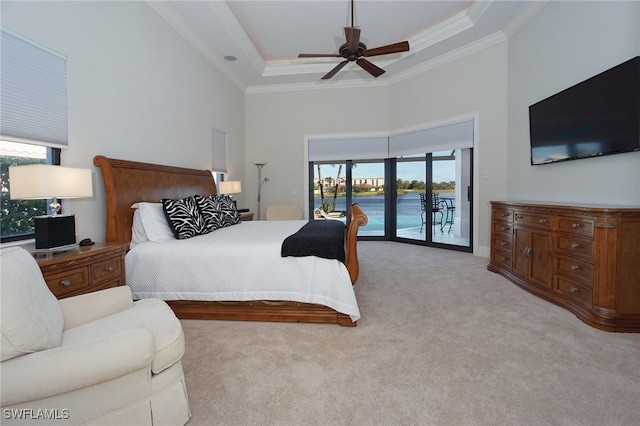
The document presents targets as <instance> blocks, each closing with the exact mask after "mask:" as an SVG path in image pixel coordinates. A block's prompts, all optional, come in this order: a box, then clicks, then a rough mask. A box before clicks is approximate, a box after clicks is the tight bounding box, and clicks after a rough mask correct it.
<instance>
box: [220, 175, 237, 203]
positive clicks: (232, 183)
mask: <svg viewBox="0 0 640 426" xmlns="http://www.w3.org/2000/svg"><path fill="white" fill-rule="evenodd" d="M241 192H242V182H240V181H239V180H225V181H222V182H220V193H221V194H228V195H229V197H231V198H232V199H233V196H232V195H231V194H240V193H241ZM233 205H234V206H235V205H236V200H233Z"/></svg>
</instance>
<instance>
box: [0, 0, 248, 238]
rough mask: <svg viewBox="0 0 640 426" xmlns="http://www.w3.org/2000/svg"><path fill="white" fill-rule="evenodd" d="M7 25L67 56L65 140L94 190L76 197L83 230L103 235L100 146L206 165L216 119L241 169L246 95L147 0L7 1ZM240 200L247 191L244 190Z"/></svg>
mask: <svg viewBox="0 0 640 426" xmlns="http://www.w3.org/2000/svg"><path fill="white" fill-rule="evenodd" d="M1 7H2V9H1V12H2V25H3V26H5V27H6V28H9V29H11V30H13V31H15V32H17V33H19V34H22V35H23V36H25V37H27V38H30V39H32V40H34V41H36V42H38V43H41V44H43V45H45V46H47V47H49V48H51V49H53V50H55V51H57V52H59V53H61V54H63V55H66V56H67V74H68V99H69V149H67V150H64V151H63V152H62V164H63V165H65V166H72V167H86V168H92V169H93V170H94V173H93V185H94V197H93V199H88V200H74V201H71V203H70V204H71V212H72V213H75V215H76V221H77V232H78V235H79V237H81V238H84V237H91V238H93V239H94V240H97V241H104V236H105V221H106V219H105V202H104V190H103V184H102V175H101V174H100V171H99V169H97V168H95V167H94V166H93V157H94V156H95V155H99V154H101V155H106V156H110V157H115V158H123V159H128V160H136V161H144V162H155V163H161V164H168V165H175V166H184V167H192V168H202V169H207V168H210V167H211V126H215V127H218V128H220V129H223V130H224V131H226V132H227V135H228V143H229V150H228V151H229V154H228V156H229V159H230V177H231V179H241V178H243V177H244V174H245V170H244V166H245V164H244V157H245V148H244V95H243V93H242V91H241V90H239V89H238V88H236V87H235V86H234V85H232V84H231V83H230V82H229V81H228V80H227V79H226V78H225V77H224V76H223V75H222V74H221V73H220V72H219V71H218V70H217V69H216V68H215V67H214V66H213V65H211V64H210V63H209V62H207V61H206V60H205V59H204V57H203V56H202V55H201V54H200V53H198V52H197V51H196V50H195V49H194V48H192V47H191V45H189V44H188V43H187V42H186V41H185V40H184V39H183V38H182V37H181V36H180V35H178V33H177V32H176V31H175V30H174V29H173V28H171V27H170V26H169V25H168V24H167V23H166V22H165V21H164V20H163V19H162V18H160V16H159V15H158V14H157V13H156V12H155V11H153V10H152V9H151V8H150V7H149V6H148V5H147V4H146V3H145V2H7V1H3V2H2V6H1ZM238 198H239V200H240V203H242V198H241V195H240V196H239V197H238Z"/></svg>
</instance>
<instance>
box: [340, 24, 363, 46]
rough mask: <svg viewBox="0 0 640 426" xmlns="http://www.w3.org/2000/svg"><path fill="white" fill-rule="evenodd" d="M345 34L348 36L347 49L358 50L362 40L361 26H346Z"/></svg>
mask: <svg viewBox="0 0 640 426" xmlns="http://www.w3.org/2000/svg"><path fill="white" fill-rule="evenodd" d="M344 35H345V37H346V38H347V49H349V50H353V51H357V50H358V43H359V42H360V28H355V27H344Z"/></svg>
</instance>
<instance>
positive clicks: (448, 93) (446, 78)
mask: <svg viewBox="0 0 640 426" xmlns="http://www.w3.org/2000/svg"><path fill="white" fill-rule="evenodd" d="M506 80H507V42H506V41H504V42H501V43H498V44H495V45H493V46H491V47H488V48H485V49H483V50H481V51H478V52H476V53H473V54H471V55H468V56H464V57H462V58H460V59H458V60H456V61H453V62H449V63H446V64H444V65H442V66H440V67H438V68H435V69H433V70H430V71H428V72H425V73H423V74H421V75H419V76H417V77H413V78H411V79H408V80H405V81H402V82H399V83H397V84H394V85H393V86H392V87H391V89H390V99H391V103H390V120H389V122H390V128H391V130H394V129H402V128H406V127H411V126H414V125H416V124H421V123H433V122H438V121H440V120H445V119H447V118H450V117H458V116H464V115H475V116H476V118H477V123H476V129H477V135H475V142H474V143H475V146H474V189H475V191H474V211H473V252H474V253H475V254H478V255H483V256H488V253H489V249H488V247H489V235H490V230H489V220H490V205H489V201H491V200H495V199H504V198H505V197H506V194H507V186H506V165H505V164H506V153H507V149H506V141H507V123H506V121H505V117H506V115H507V84H506ZM465 193H466V192H465Z"/></svg>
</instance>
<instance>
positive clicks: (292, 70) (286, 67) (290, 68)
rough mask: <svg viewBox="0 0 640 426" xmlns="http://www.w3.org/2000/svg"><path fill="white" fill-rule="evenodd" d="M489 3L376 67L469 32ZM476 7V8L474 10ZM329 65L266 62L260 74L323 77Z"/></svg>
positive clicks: (424, 35) (447, 22) (418, 39)
mask: <svg viewBox="0 0 640 426" xmlns="http://www.w3.org/2000/svg"><path fill="white" fill-rule="evenodd" d="M491 3H492V1H483V2H473V4H472V7H471V8H470V9H469V10H467V11H464V12H461V13H458V14H457V15H455V16H453V17H451V18H449V19H446V20H444V21H442V22H440V23H439V24H437V25H435V26H433V27H430V28H428V29H426V30H424V31H422V32H421V33H419V34H417V35H415V36H413V37H410V38H409V40H408V41H409V45H410V46H411V51H410V52H404V53H401V54H399V55H394V57H393V58H391V59H386V60H383V61H381V62H378V63H379V66H381V67H384V66H388V65H390V64H393V63H394V62H396V61H399V60H400V59H402V58H404V57H406V56H408V55H411V54H414V53H416V52H419V51H421V50H424V49H427V48H429V47H431V46H433V45H434V44H436V43H439V42H441V41H443V40H446V39H448V38H450V37H453V36H455V35H457V34H459V33H461V32H463V31H466V30H468V29H469V28H471V27H473V26H474V25H475V22H477V20H478V19H479V18H480V17H481V16H482V14H483V13H484V12H485V11H486V10H487V8H488V7H489V6H490V5H491ZM476 4H478V5H479V6H474V5H476ZM336 54H337V53H336ZM337 64H338V62H335V64H333V65H334V66H335V65H337ZM330 65H331V64H329V65H328V60H327V59H326V58H323V59H314V58H302V59H295V60H290V61H269V62H267V63H266V66H265V67H264V69H263V70H261V72H262V76H263V77H274V76H284V75H296V74H314V73H326V72H327V70H328V69H330V68H328V66H330ZM259 71H260V70H259Z"/></svg>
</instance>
